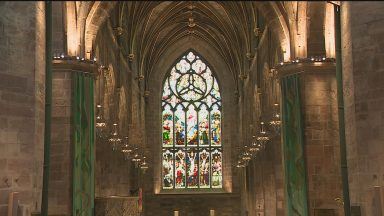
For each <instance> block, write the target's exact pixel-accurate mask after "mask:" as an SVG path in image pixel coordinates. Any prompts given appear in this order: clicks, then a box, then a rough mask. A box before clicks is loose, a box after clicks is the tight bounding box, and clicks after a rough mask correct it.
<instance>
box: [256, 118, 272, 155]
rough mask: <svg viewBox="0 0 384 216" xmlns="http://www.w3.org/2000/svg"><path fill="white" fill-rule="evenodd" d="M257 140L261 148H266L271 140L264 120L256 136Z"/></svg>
mask: <svg viewBox="0 0 384 216" xmlns="http://www.w3.org/2000/svg"><path fill="white" fill-rule="evenodd" d="M256 140H257V142H258V145H259V146H260V148H262V149H264V148H265V145H266V144H267V142H268V141H269V134H268V132H267V131H266V128H265V124H264V122H263V121H261V122H260V130H259V133H258V135H257V136H256Z"/></svg>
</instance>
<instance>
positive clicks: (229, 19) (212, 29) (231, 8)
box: [114, 1, 260, 80]
mask: <svg viewBox="0 0 384 216" xmlns="http://www.w3.org/2000/svg"><path fill="white" fill-rule="evenodd" d="M256 4H258V3H257V2H246V1H244V2H226V1H166V2H154V1H132V2H120V3H118V5H117V6H116V8H115V10H117V11H116V13H115V14H118V17H117V23H115V24H114V25H116V26H118V27H120V29H118V31H120V32H119V34H120V36H121V37H120V38H121V39H120V43H121V46H122V47H123V52H124V53H125V54H126V55H127V56H128V55H129V54H134V58H135V61H136V64H137V69H138V71H139V73H140V74H143V75H144V76H146V77H149V76H150V75H151V73H152V72H153V67H154V65H155V64H156V62H157V61H158V60H159V58H160V57H161V55H162V53H164V51H165V50H166V49H168V48H169V47H170V46H172V45H173V44H175V43H176V42H177V41H179V40H181V39H183V38H185V37H192V38H193V39H194V40H193V42H194V43H199V41H204V42H205V44H209V45H210V46H211V49H214V50H215V51H216V53H218V54H219V55H221V57H222V58H223V59H225V63H226V64H227V66H228V68H229V70H230V71H231V74H232V76H233V78H234V79H235V80H236V79H237V77H238V74H239V73H241V72H242V71H244V70H245V69H246V67H248V66H249V60H247V55H248V57H249V56H251V55H252V54H254V52H255V49H254V48H255V44H256V42H257V37H256V36H255V33H257V32H255V28H257V27H258V26H257V25H258V17H260V15H258V12H257V5H256ZM259 19H260V18H259ZM247 53H248V54H247Z"/></svg>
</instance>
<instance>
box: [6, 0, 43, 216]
mask: <svg viewBox="0 0 384 216" xmlns="http://www.w3.org/2000/svg"><path fill="white" fill-rule="evenodd" d="M0 53H1V58H0V67H1V69H0V215H7V208H8V196H9V194H10V192H19V200H20V204H19V210H20V211H21V212H19V214H18V215H31V213H32V212H39V211H40V206H41V190H42V179H43V178H42V177H43V160H44V158H43V154H44V98H45V96H44V94H45V92H44V89H45V7H44V2H14V1H8V2H1V3H0Z"/></svg>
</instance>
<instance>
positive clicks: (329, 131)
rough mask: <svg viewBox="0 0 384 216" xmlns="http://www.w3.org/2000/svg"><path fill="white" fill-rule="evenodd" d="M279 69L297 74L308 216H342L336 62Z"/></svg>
mask: <svg viewBox="0 0 384 216" xmlns="http://www.w3.org/2000/svg"><path fill="white" fill-rule="evenodd" d="M278 71H279V76H281V77H283V76H285V75H289V74H295V73H298V74H299V76H300V91H301V92H300V96H301V110H302V119H303V129H304V131H303V132H304V158H305V161H306V174H307V198H308V210H309V215H323V214H331V215H343V208H342V204H341V203H340V202H337V200H338V199H341V200H342V182H341V170H340V147H339V146H340V144H339V133H338V131H339V128H338V113H337V110H338V109H337V86H336V68H335V62H334V61H333V60H332V59H329V60H328V59H327V60H326V61H321V62H315V61H310V60H309V61H306V62H302V63H296V64H288V65H284V66H282V67H280V68H279V69H278Z"/></svg>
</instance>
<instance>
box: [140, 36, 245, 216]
mask: <svg viewBox="0 0 384 216" xmlns="http://www.w3.org/2000/svg"><path fill="white" fill-rule="evenodd" d="M185 40H187V38H186V39H185ZM195 42H196V43H193V46H191V43H188V41H184V40H181V41H179V42H177V43H175V44H173V45H172V46H171V47H170V48H169V49H168V50H167V51H166V52H164V53H163V55H162V58H160V59H161V60H160V61H159V62H158V64H157V65H156V66H155V69H154V71H156V73H153V74H152V75H151V77H150V80H149V81H148V91H149V92H150V95H149V97H148V98H147V99H146V103H145V126H146V131H145V132H146V134H145V136H146V148H147V149H148V151H150V153H149V154H148V157H149V161H150V164H151V166H150V169H148V171H147V173H146V174H145V175H144V176H142V177H141V179H142V181H141V186H142V187H143V188H144V191H143V196H144V204H143V205H144V215H146V216H151V215H172V213H173V210H179V211H180V215H191V216H192V215H193V216H195V215H196V216H198V215H208V214H209V209H210V208H214V209H216V212H217V213H216V215H228V216H230V215H231V216H236V215H240V194H239V192H240V187H241V182H239V181H238V178H237V175H238V172H237V170H236V168H235V167H234V166H233V162H234V161H235V160H236V157H237V155H236V151H237V147H238V146H239V144H240V141H239V138H240V136H239V134H238V131H239V130H240V129H239V127H238V125H239V120H238V118H239V112H238V111H239V104H238V101H237V98H236V96H235V90H236V85H235V83H234V80H233V79H231V77H230V76H229V75H228V74H229V71H228V69H227V68H226V66H225V64H223V63H222V62H223V60H222V59H221V58H220V55H218V54H217V53H215V51H214V50H213V49H210V46H209V45H208V44H205V43H204V42H202V41H198V40H196V41H195ZM189 48H193V49H194V50H196V51H197V52H198V53H199V54H200V55H201V56H203V57H204V59H206V60H207V61H208V63H209V64H210V65H211V66H212V67H211V70H213V71H214V72H215V73H216V75H217V78H218V81H219V83H220V91H221V96H222V137H223V138H222V140H223V189H224V190H225V193H219V194H211V193H210V191H209V190H208V191H207V192H206V193H204V192H202V193H198V194H188V193H184V194H178V193H177V192H175V194H162V193H161V182H162V177H161V169H162V162H161V151H162V148H161V92H162V84H163V83H162V81H163V80H164V77H165V76H166V74H167V73H168V72H169V71H167V69H168V68H170V67H171V65H172V64H173V63H174V61H175V59H177V58H178V57H180V56H181V55H182V54H184V52H185V51H187V50H188V49H189Z"/></svg>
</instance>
